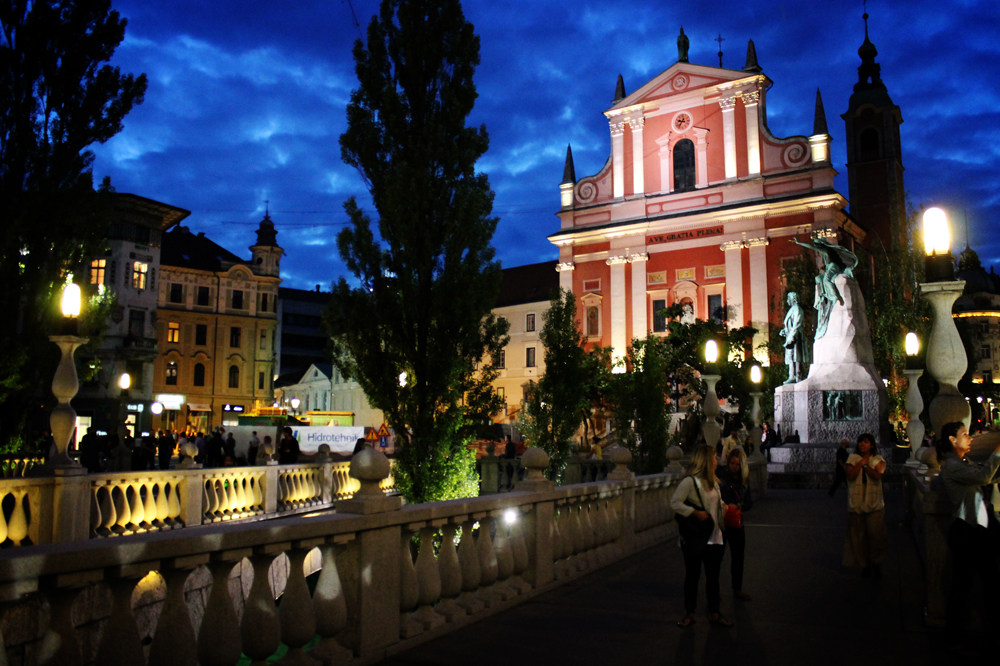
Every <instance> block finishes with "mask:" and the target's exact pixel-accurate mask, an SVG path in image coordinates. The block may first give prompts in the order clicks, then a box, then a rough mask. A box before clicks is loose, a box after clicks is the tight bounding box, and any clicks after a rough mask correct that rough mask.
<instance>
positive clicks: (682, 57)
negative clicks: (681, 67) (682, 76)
mask: <svg viewBox="0 0 1000 666" xmlns="http://www.w3.org/2000/svg"><path fill="white" fill-rule="evenodd" d="M690 46H691V41H690V40H689V39H688V38H687V35H685V34H684V28H681V34H680V36H678V37H677V62H687V61H688V48H690Z"/></svg>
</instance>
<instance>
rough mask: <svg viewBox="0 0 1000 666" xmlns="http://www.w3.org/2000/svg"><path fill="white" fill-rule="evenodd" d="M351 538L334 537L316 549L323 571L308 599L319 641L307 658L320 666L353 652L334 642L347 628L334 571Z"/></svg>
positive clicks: (335, 662) (337, 575)
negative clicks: (343, 548)
mask: <svg viewBox="0 0 1000 666" xmlns="http://www.w3.org/2000/svg"><path fill="white" fill-rule="evenodd" d="M353 539H354V535H353V534H346V535H337V536H335V537H333V538H332V542H328V543H325V544H323V545H322V546H320V552H321V553H322V565H321V566H322V567H323V568H322V570H320V574H319V579H318V580H317V581H316V589H315V590H314V591H313V596H312V603H313V612H314V613H315V616H316V633H317V634H319V636H320V640H319V643H318V644H317V645H316V647H315V648H313V649H312V651H311V652H310V653H309V656H311V657H313V658H314V659H318V660H320V661H321V662H322V663H323V666H338V665H339V664H345V663H347V662H349V661H350V660H351V659H353V658H354V653H353V652H351V651H350V650H348V649H347V648H345V647H343V646H342V645H341V644H340V643H338V642H337V635H338V634H340V632H342V631H343V630H344V628H345V627H347V601H346V599H345V597H344V589H343V586H342V585H341V581H340V572H339V571H337V552H338V550H340V549H342V546H343V544H345V543H347V542H349V541H352V540H353Z"/></svg>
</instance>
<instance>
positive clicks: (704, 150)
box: [691, 127, 708, 187]
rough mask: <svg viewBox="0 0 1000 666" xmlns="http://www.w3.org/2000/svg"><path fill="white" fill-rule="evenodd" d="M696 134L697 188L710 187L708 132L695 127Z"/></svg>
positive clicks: (695, 182)
mask: <svg viewBox="0 0 1000 666" xmlns="http://www.w3.org/2000/svg"><path fill="white" fill-rule="evenodd" d="M691 131H692V132H694V163H695V181H694V184H695V186H696V187H708V130H707V129H702V128H700V127H695V128H694V129H692V130H691Z"/></svg>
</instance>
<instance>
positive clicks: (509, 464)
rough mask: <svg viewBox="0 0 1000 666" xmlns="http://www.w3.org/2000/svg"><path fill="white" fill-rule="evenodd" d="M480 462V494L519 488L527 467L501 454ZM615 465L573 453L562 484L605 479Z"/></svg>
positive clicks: (517, 460) (515, 459)
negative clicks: (502, 456)
mask: <svg viewBox="0 0 1000 666" xmlns="http://www.w3.org/2000/svg"><path fill="white" fill-rule="evenodd" d="M478 464H479V476H480V484H479V494H480V495H489V494H492V493H506V492H510V491H511V490H515V489H517V485H518V483H520V481H521V479H522V478H523V477H524V474H525V468H524V466H523V465H522V464H521V458H520V457H517V458H500V457H498V456H483V457H482V458H480V459H479V461H478ZM612 468H614V463H611V462H609V461H608V460H594V459H592V458H580V457H579V456H573V457H571V458H570V459H569V461H568V462H567V463H566V471H565V473H564V474H563V483H564V484H565V485H572V484H576V483H587V482H589V481H603V480H604V479H606V478H608V472H610V471H611V469H612Z"/></svg>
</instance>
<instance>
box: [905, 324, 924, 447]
mask: <svg viewBox="0 0 1000 666" xmlns="http://www.w3.org/2000/svg"><path fill="white" fill-rule="evenodd" d="M919 352H920V340H918V339H917V334H916V333H914V332H912V331H910V332H909V333H907V334H906V369H905V370H903V374H904V375H906V381H907V382H908V383H909V388H908V389H907V391H906V403H905V406H906V413H907V414H909V416H910V420H909V421H907V423H906V438H907V439H908V440H910V457H909V459H907V461H906V465H907V466H908V467H917V466H918V465H920V461H919V460H918V459H917V449H919V448H920V446H921V445H922V444H923V441H924V424H923V421H921V420H920V412H922V411H924V400H923V398H921V397H920V389H919V388H918V387H917V380H918V379H920V375H922V374H924V369H923V368H921V367H919V362H918V361H917V354H918V353H919Z"/></svg>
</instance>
